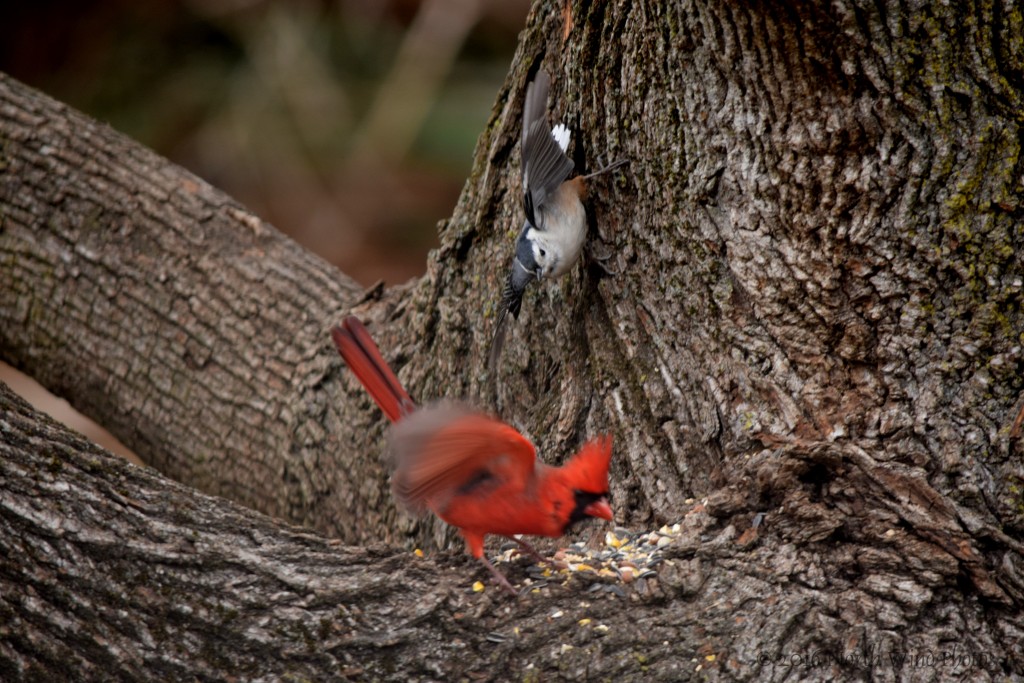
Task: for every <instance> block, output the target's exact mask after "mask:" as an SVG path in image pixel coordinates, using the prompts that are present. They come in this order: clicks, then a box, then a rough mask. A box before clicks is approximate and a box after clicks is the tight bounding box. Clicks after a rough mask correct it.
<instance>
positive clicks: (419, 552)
mask: <svg viewBox="0 0 1024 683" xmlns="http://www.w3.org/2000/svg"><path fill="white" fill-rule="evenodd" d="M412 554H413V555H415V556H416V557H423V551H422V550H420V549H419V548H416V550H413V551H412Z"/></svg>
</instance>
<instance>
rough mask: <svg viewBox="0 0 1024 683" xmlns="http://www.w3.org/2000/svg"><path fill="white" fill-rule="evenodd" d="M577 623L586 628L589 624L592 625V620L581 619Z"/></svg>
mask: <svg viewBox="0 0 1024 683" xmlns="http://www.w3.org/2000/svg"><path fill="white" fill-rule="evenodd" d="M576 623H578V624H579V625H580V626H586V625H587V624H589V623H590V619H580V620H579V621H578V622H576Z"/></svg>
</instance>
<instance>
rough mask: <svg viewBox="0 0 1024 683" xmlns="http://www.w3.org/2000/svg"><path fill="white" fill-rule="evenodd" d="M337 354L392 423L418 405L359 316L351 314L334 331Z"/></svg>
mask: <svg viewBox="0 0 1024 683" xmlns="http://www.w3.org/2000/svg"><path fill="white" fill-rule="evenodd" d="M331 338H332V339H334V345H335V346H337V347H338V353H340V354H341V357H342V358H344V359H345V362H346V363H347V364H348V366H349V367H350V368H351V369H352V372H354V373H355V375H356V377H357V378H359V381H360V382H362V384H363V386H364V387H365V388H366V390H367V391H368V392H369V393H370V396H371V397H373V400H374V401H376V402H377V405H378V406H380V409H381V410H383V411H384V414H385V415H387V416H388V419H389V420H391V421H392V422H396V421H397V420H398V418H400V417H402V416H403V415H407V414H409V413H411V412H412V411H413V409H414V408H415V407H416V404H414V403H413V402H412V399H411V398H409V394H407V393H406V391H405V389H403V388H402V385H401V384H400V383H399V381H398V378H397V377H395V373H393V372H391V368H389V367H388V364H387V363H386V362H385V361H384V358H383V357H382V356H381V355H380V349H378V348H377V345H376V344H374V343H373V338H372V337H370V333H369V332H368V331H367V330H366V327H365V326H364V325H363V323H361V322H359V318H356V317H355V316H351V315H350V316H349V317H347V318H345V320H344V322H342V323H341V326H340V327H335V328H334V329H332V330H331Z"/></svg>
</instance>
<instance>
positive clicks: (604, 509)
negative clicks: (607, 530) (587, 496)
mask: <svg viewBox="0 0 1024 683" xmlns="http://www.w3.org/2000/svg"><path fill="white" fill-rule="evenodd" d="M583 514H585V515H587V516H588V517H597V518H598V519H606V520H608V521H609V522H610V521H612V519H613V517H614V515H613V514H612V506H611V505H609V504H608V499H607V498H602V499H600V500H595V501H594V502H593V503H591V504H590V505H588V506H587V507H585V508H583Z"/></svg>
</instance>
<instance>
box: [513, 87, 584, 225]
mask: <svg viewBox="0 0 1024 683" xmlns="http://www.w3.org/2000/svg"><path fill="white" fill-rule="evenodd" d="M550 82H551V78H550V77H549V76H548V74H547V72H545V71H540V72H539V73H538V74H537V77H536V78H535V79H534V81H533V82H532V83H530V85H529V86H527V88H526V103H525V104H524V105H523V140H522V148H521V154H522V162H521V164H522V172H523V210H524V211H525V212H526V219H527V220H528V221H529V222H530V224H531V225H533V226H534V227H535V228H539V229H544V226H543V225H539V224H538V220H537V213H538V211H540V210H541V209H543V207H544V202H545V201H547V198H548V197H549V196H551V194H552V193H553V192H554V191H555V190H556V189H558V186H559V185H561V184H562V181H564V180H565V179H566V178H568V177H569V174H570V173H572V169H573V167H574V164H573V162H572V159H570V158H569V157H567V156H566V155H565V152H563V151H562V148H561V147H559V146H558V142H557V141H556V140H555V138H554V137H553V136H552V135H551V127H550V126H549V125H548V121H547V116H546V115H545V111H544V110H545V106H546V104H547V97H548V86H549V85H550Z"/></svg>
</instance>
